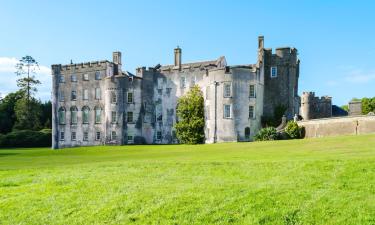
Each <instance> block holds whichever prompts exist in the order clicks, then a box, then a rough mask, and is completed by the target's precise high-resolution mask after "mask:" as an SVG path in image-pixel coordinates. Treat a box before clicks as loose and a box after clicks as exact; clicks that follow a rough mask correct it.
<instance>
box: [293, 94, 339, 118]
mask: <svg viewBox="0 0 375 225" xmlns="http://www.w3.org/2000/svg"><path fill="white" fill-rule="evenodd" d="M300 114H301V117H302V119H303V120H311V119H320V118H329V117H332V98H331V97H329V96H322V97H320V98H319V97H316V96H315V93H314V92H303V93H302V97H301V110H300Z"/></svg>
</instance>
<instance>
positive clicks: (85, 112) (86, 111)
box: [81, 105, 90, 124]
mask: <svg viewBox="0 0 375 225" xmlns="http://www.w3.org/2000/svg"><path fill="white" fill-rule="evenodd" d="M81 111H82V124H89V121H90V108H89V107H88V106H87V105H85V106H83V107H82V110H81Z"/></svg>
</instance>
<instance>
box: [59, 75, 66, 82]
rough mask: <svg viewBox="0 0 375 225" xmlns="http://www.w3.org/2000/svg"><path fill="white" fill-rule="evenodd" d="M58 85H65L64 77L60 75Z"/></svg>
mask: <svg viewBox="0 0 375 225" xmlns="http://www.w3.org/2000/svg"><path fill="white" fill-rule="evenodd" d="M59 83H65V76H64V75H62V74H60V75H59Z"/></svg>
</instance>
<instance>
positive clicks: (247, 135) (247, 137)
mask: <svg viewBox="0 0 375 225" xmlns="http://www.w3.org/2000/svg"><path fill="white" fill-rule="evenodd" d="M245 138H246V139H249V138H250V127H246V128H245Z"/></svg>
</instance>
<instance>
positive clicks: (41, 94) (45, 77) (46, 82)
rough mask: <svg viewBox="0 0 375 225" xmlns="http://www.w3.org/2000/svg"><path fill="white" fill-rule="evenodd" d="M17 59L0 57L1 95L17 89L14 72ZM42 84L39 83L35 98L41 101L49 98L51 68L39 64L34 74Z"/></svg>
mask: <svg viewBox="0 0 375 225" xmlns="http://www.w3.org/2000/svg"><path fill="white" fill-rule="evenodd" d="M17 63H18V59H17V58H15V57H0V93H1V96H2V97H4V96H5V95H7V94H9V93H10V92H13V91H16V90H17V89H18V87H17V83H16V80H17V79H18V77H17V75H16V74H15V72H16V68H15V66H16V64H17ZM35 77H36V79H38V80H39V81H40V82H41V83H42V84H41V85H39V86H38V87H37V88H38V93H37V96H36V97H37V98H40V99H42V100H43V101H45V100H49V99H50V98H51V86H52V84H51V83H52V80H51V78H52V77H51V69H50V68H49V67H47V66H44V65H39V70H37V71H36V75H35Z"/></svg>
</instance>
